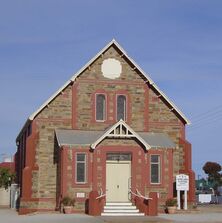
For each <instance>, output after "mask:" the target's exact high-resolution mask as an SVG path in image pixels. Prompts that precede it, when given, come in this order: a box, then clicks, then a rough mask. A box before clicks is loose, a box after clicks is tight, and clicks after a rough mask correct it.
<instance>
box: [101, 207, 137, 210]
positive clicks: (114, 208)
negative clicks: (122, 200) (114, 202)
mask: <svg viewBox="0 0 222 223" xmlns="http://www.w3.org/2000/svg"><path fill="white" fill-rule="evenodd" d="M108 209H112V210H116V209H127V210H134V209H136V206H105V207H104V210H108Z"/></svg>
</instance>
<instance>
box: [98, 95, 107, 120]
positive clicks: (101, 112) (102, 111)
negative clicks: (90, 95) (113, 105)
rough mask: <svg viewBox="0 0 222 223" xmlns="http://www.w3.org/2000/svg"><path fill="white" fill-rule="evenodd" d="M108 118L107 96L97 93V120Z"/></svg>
mask: <svg viewBox="0 0 222 223" xmlns="http://www.w3.org/2000/svg"><path fill="white" fill-rule="evenodd" d="M105 120H106V96H105V95H104V94H96V121H105Z"/></svg>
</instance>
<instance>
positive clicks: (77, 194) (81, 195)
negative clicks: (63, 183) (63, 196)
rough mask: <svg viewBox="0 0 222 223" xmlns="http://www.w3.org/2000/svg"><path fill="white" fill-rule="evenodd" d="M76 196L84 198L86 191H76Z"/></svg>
mask: <svg viewBox="0 0 222 223" xmlns="http://www.w3.org/2000/svg"><path fill="white" fill-rule="evenodd" d="M76 197H78V198H84V197H85V193H76Z"/></svg>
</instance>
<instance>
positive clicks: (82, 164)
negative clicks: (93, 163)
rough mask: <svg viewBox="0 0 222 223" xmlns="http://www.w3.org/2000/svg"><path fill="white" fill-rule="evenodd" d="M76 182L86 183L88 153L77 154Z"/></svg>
mask: <svg viewBox="0 0 222 223" xmlns="http://www.w3.org/2000/svg"><path fill="white" fill-rule="evenodd" d="M76 183H86V154H85V153H77V154H76Z"/></svg>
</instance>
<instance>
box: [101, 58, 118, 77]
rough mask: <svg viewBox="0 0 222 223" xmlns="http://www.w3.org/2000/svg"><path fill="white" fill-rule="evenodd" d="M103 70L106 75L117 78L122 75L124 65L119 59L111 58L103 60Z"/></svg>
mask: <svg viewBox="0 0 222 223" xmlns="http://www.w3.org/2000/svg"><path fill="white" fill-rule="evenodd" d="M101 71H102V74H103V76H104V77H107V78H110V79H115V78H118V77H120V74H121V72H122V65H121V63H120V62H119V61H118V60H116V59H114V58H109V59H106V60H104V61H103V63H102V66H101Z"/></svg>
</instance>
